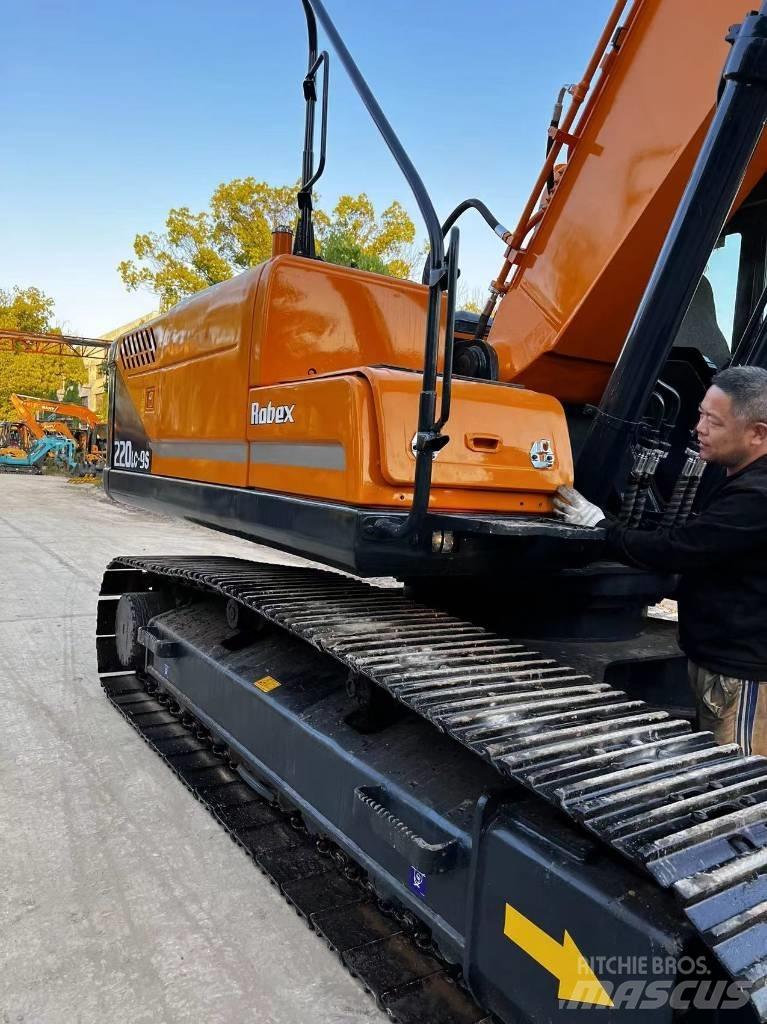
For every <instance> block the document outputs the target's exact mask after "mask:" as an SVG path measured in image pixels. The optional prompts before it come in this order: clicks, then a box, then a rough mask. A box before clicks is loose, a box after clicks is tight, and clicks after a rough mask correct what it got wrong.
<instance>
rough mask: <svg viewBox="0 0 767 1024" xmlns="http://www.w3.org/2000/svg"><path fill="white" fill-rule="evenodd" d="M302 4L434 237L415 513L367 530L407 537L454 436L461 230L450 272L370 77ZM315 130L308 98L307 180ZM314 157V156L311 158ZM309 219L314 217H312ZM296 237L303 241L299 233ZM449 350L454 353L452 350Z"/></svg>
mask: <svg viewBox="0 0 767 1024" xmlns="http://www.w3.org/2000/svg"><path fill="white" fill-rule="evenodd" d="M302 3H303V6H304V11H305V13H306V16H307V28H308V32H309V69H310V71H311V69H312V68H313V67H315V63H316V62H317V25H316V21H319V23H320V24H321V25H322V28H323V29H324V31H325V34H326V35H327V37H328V39H329V40H330V42H331V44H332V46H333V49H334V50H335V52H336V55H337V56H338V59H339V60H340V61H341V64H342V65H343V66H344V69H345V71H346V73H347V74H348V76H349V78H350V79H351V82H352V85H353V86H354V88H355V89H356V91H357V93H358V95H359V97H360V99H361V100H362V102H363V104H364V106H365V109H366V110H367V112H368V114H369V115H370V117H371V119H372V121H373V123H374V124H375V126H376V127H377V128H378V131H379V132H380V134H381V137H382V138H383V140H384V142H385V143H386V145H387V147H388V149H389V152H390V153H391V154H392V156H393V157H394V160H395V162H396V164H397V166H398V167H399V169H400V170H401V171H402V173H403V175H404V176H405V180H406V181H407V183H408V185H409V186H410V190H411V192H412V193H413V198H414V199H415V201H416V203H417V205H418V209H419V210H420V212H421V216H422V217H423V220H424V223H425V225H426V232H427V235H428V238H429V273H428V281H427V282H426V283H428V286H429V298H428V307H427V316H426V337H425V340H424V357H423V382H422V385H421V394H420V398H419V402H418V426H417V429H416V435H415V453H416V455H415V480H414V486H413V502H412V505H411V507H410V511H409V512H408V515H407V516H406V517H405V519H404V520H399V521H397V522H393V521H392V520H391V519H377V520H375V521H373V522H372V523H370V524H369V526H368V530H367V532H368V533H369V534H370V535H371V536H373V537H378V538H381V539H384V538H394V537H405V536H409V535H411V534H413V533H416V532H417V530H418V528H419V526H420V525H421V523H422V521H423V518H424V516H425V515H426V512H427V511H428V507H429V496H430V493H431V471H432V461H433V459H434V455H435V454H436V452H438V451H439V450H440V448H443V447H444V446H445V445H446V444H447V442H448V441H449V440H450V438H449V437H448V436H447V435H445V434H442V433H441V430H442V427H444V425H445V423H446V422H447V416H448V415H449V412H450V381H451V376H452V366H451V365H450V366H449V365H448V363H447V357H448V354H451V353H452V344H453V342H452V330H453V325H452V313H451V312H450V311H451V310H452V311H454V309H455V283H456V281H457V276H458V267H457V259H458V229H457V228H454V229H453V233H452V235H451V251H452V252H453V256H454V261H455V262H454V265H453V266H452V267H451V268H450V272H449V273H448V264H447V262H446V259H445V246H444V239H443V235H442V225H441V224H440V221H439V218H438V216H437V213H436V211H435V209H434V206H433V204H432V201H431V198H430V197H429V193H428V192H427V191H426V186H425V185H424V183H423V181H422V180H421V176H420V175H419V174H418V171H417V170H416V169H415V166H414V164H413V162H412V160H411V159H410V157H409V156H408V154H407V153H406V152H405V149H404V147H403V145H402V143H401V142H400V141H399V139H398V138H397V135H396V133H395V131H394V129H393V128H392V126H391V124H390V123H389V121H388V119H387V117H386V115H385V114H384V112H383V110H382V109H381V107H380V105H379V104H378V101H377V100H376V98H375V96H374V95H373V93H372V92H371V90H370V87H369V86H368V84H367V82H366V81H365V79H364V77H363V75H362V73H361V71H360V69H359V68H358V67H357V65H356V64H355V62H354V59H353V57H352V55H351V54H350V53H349V50H348V49H347V48H346V44H345V43H344V41H343V39H342V38H341V36H340V35H339V34H338V31H337V29H336V27H335V25H334V24H333V22H332V21H331V19H330V16H329V15H328V12H327V11H326V10H325V6H324V4H323V3H322V0H302ZM315 19H316V20H315ZM315 70H316V68H315ZM307 77H308V76H307ZM325 101H327V96H326V97H325ZM310 108H311V116H310ZM310 128H311V133H312V135H311V137H313V131H314V109H313V103H310V102H308V103H307V129H306V130H307V138H308V142H307V144H306V146H305V163H304V172H305V173H304V181H306V180H308V179H309V178H311V173H312V172H311V168H310V167H309V165H308V164H307V163H306V153H307V152H308V153H309V154H310V155H311V137H310V135H309V131H310ZM311 159H313V157H311ZM307 171H309V174H308V175H307V174H306V172H307ZM301 202H303V203H304V204H305V207H306V206H308V209H309V210H310V209H311V193H309V195H308V196H306V195H304V196H303V198H302V199H301ZM303 214H304V208H303V207H302V219H303ZM308 219H309V220H310V216H309V218H308ZM300 227H301V223H299V230H300ZM296 237H297V239H298V232H297V236H296ZM296 251H297V250H296ZM446 289H447V290H448V312H449V316H448V321H449V322H448V325H447V328H446V333H445V347H446V354H445V361H444V364H443V384H442V389H443V390H442V408H441V415H440V418H439V420H437V418H436V409H437V376H438V372H437V371H438V366H439V351H440V344H439V323H440V311H441V299H442V293H443V291H445V290H446ZM451 293H452V294H451ZM448 349H449V353H448V351H447V350H448ZM445 388H447V392H446V391H445Z"/></svg>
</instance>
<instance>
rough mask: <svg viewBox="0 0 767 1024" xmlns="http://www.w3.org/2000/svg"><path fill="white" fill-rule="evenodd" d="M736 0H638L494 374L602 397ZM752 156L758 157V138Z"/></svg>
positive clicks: (507, 310) (693, 152) (712, 92)
mask: <svg viewBox="0 0 767 1024" xmlns="http://www.w3.org/2000/svg"><path fill="white" fill-rule="evenodd" d="M745 13H747V12H746V8H745V7H744V5H743V4H742V2H741V0H674V2H672V3H668V2H665V0H644V2H643V3H642V4H641V6H640V7H639V8H638V10H637V12H636V16H635V18H634V20H633V22H632V24H631V27H630V28H629V29H628V30H627V32H626V33H625V37H624V39H623V40H622V41H621V46H620V50H619V51H618V52H617V54H615V57H614V60H613V61H612V64H611V67H610V70H609V73H608V74H607V75H606V77H605V80H604V81H603V83H602V87H601V89H600V92H599V95H598V96H597V97H596V99H595V101H594V103H593V104H592V106H591V109H590V113H589V116H588V117H587V119H586V123H585V125H584V126H583V127H582V129H581V131H580V133H579V134H580V138H579V139H578V141H577V142H576V144H575V146H574V148H573V150H572V154H571V158H570V160H569V162H568V164H567V167H566V169H565V172H564V175H563V176H562V179H561V181H560V183H559V185H558V186H557V188H556V191H555V192H554V194H553V197H552V199H551V202H550V204H549V207H548V209H547V210H546V213H545V215H544V217H543V219H542V221H541V224H540V227H539V228H538V230H537V233H536V234H535V235H533V237H532V239H531V241H530V242H529V244H528V251H527V254H526V255H523V256H522V257H520V267H519V269H518V271H517V273H516V276H515V277H514V279H513V281H512V284H511V288H510V291H509V292H508V294H507V295H506V297H505V298H504V299H503V300H502V302H501V305H500V307H499V309H498V313H497V315H496V318H495V321H494V323H493V327H492V330H491V333H490V340H491V342H492V343H493V344H494V346H495V348H496V350H497V352H498V356H499V361H500V366H501V378H502V379H504V380H519V381H521V382H524V383H525V384H527V385H528V386H530V387H535V388H542V389H544V390H546V391H547V392H548V393H550V394H554V395H556V396H557V397H559V398H560V399H562V400H565V401H577V402H584V401H589V402H595V401H598V400H599V398H600V396H601V393H602V390H603V388H604V385H605V383H606V381H607V378H608V376H609V373H610V370H611V368H612V366H613V364H614V362H615V360H616V359H617V356H618V354H619V352H620V349H621V346H622V344H623V340H624V338H625V336H626V333H627V331H628V328H629V326H630V324H631V321H632V319H633V317H634V314H635V312H636V309H637V306H638V304H639V300H640V298H641V296H642V293H643V290H644V288H645V285H646V283H647V280H648V278H649V275H650V272H651V270H652V267H653V265H654V262H655V259H656V257H657V254H658V252H659V250H660V247H661V244H662V242H663V239H664V237H665V234H666V231H667V229H668V227H669V224H670V222H671V220H672V217H673V214H674V212H675V210H676V208H677V206H678V204H679V200H680V197H681V195H682V192H683V189H684V186H685V184H686V182H687V180H688V178H689V175H690V172H691V170H692V166H693V163H694V161H695V158H696V157H697V154H698V151H699V148H700V145H701V143H702V140H703V137H704V134H705V131H706V129H707V127H708V124H709V121H710V118H711V115H712V112H713V108H714V104H715V100H716V90H717V83H718V81H719V77H720V74H721V69H722V66H723V63H724V60H725V58H726V56H727V52H728V45H727V43H726V42H725V35H726V33H727V30H728V27H729V26H730V25H731V24H733V23H734V22H738V21H740V20H742V18H743V16H744V14H745ZM755 161H756V162H757V163H760V166H761V167H762V168H764V166H765V160H764V150H761V151H760V152H759V153H758V154H757V156H756V158H755Z"/></svg>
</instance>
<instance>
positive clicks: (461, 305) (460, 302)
mask: <svg viewBox="0 0 767 1024" xmlns="http://www.w3.org/2000/svg"><path fill="white" fill-rule="evenodd" d="M486 301H487V289H484V290H483V289H482V288H471V289H470V288H468V287H467V286H466V285H464V284H463V283H462V282H460V281H459V283H458V295H457V298H456V309H462V310H464V312H466V313H481V312H482V310H483V309H484V307H485V302H486Z"/></svg>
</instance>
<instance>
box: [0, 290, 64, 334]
mask: <svg viewBox="0 0 767 1024" xmlns="http://www.w3.org/2000/svg"><path fill="white" fill-rule="evenodd" d="M53 306H54V302H53V299H51V298H49V297H48V296H47V295H46V294H45V293H44V292H41V291H40V289H39V288H34V287H29V288H19V287H18V286H15V287H13V288H11V289H10V291H9V290H8V289H6V288H0V329H2V330H6V331H29V333H30V334H51V333H54V332H55V333H57V334H60V333H61V331H60V330H58V328H55V327H53V326H52V325H51V317H52V316H53Z"/></svg>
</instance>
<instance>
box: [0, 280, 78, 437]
mask: <svg viewBox="0 0 767 1024" xmlns="http://www.w3.org/2000/svg"><path fill="white" fill-rule="evenodd" d="M53 308H54V301H53V299H51V298H49V297H48V296H47V295H46V294H45V293H44V292H42V291H40V289H39V288H34V287H29V288H19V287H14V288H11V289H10V290H7V289H2V288H0V329H4V330H7V331H29V332H30V333H32V334H60V333H61V331H60V330H59V328H58V327H54V326H53V324H52V322H51V321H52V319H53ZM87 380H88V371H87V370H86V368H85V363H84V362H83V360H82V359H75V358H73V357H71V356H42V355H32V354H31V353H28V352H20V353H18V354H14V353H11V352H0V420H14V419H16V418H17V417H18V413H17V412H16V411H15V410H14V408H13V406H12V405H11V403H10V400H9V397H8V396H9V395H11V394H12V393H13V392H15V391H18V392H20V393H21V394H24V395H34V396H35V397H37V398H56V394H57V392H58V390H59V389H60V388H62V387H63V388H64V389H65V390H66V389H67V388H68V387H69V390H70V393H72V392H73V387H74V388H76V389H77V394H78V395H79V387H78V384H85V383H86V382H87Z"/></svg>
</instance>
